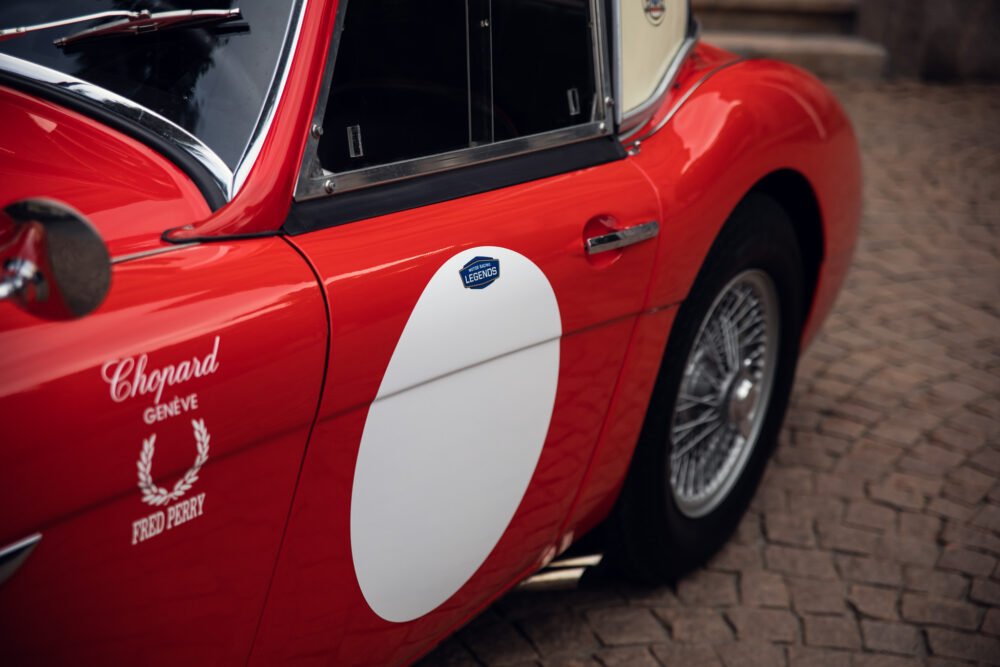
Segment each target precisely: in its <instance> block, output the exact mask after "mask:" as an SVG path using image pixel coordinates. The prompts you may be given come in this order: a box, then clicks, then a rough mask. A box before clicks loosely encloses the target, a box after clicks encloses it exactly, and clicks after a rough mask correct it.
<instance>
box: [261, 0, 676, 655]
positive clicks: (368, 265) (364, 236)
mask: <svg viewBox="0 0 1000 667" xmlns="http://www.w3.org/2000/svg"><path fill="white" fill-rule="evenodd" d="M472 4H477V3H472ZM478 4H479V5H480V9H483V10H485V11H487V12H488V13H486V14H483V15H477V14H476V13H475V11H474V10H475V7H472V8H471V9H470V10H469V11H470V13H469V14H468V15H466V13H465V12H466V9H467V3H465V2H462V1H459V2H442V3H440V4H437V3H435V4H434V5H433V6H427V5H413V4H410V5H408V6H405V7H404V6H403V5H401V4H400V3H393V2H385V1H384V0H351V2H350V4H349V5H348V6H347V9H346V17H345V15H344V12H343V11H341V15H340V17H339V20H340V22H341V27H342V28H343V26H344V25H345V24H346V29H345V32H344V37H343V39H342V41H341V44H340V48H339V52H338V53H337V55H336V58H337V60H336V63H337V64H336V66H335V67H334V69H335V71H334V72H333V75H332V84H331V86H330V91H331V92H330V95H329V102H328V104H327V106H326V109H325V113H324V112H323V111H322V109H321V111H320V113H319V115H318V118H317V123H318V124H322V128H323V139H322V140H321V141H318V142H313V144H312V146H311V148H313V149H315V150H318V151H319V157H320V161H321V163H322V165H321V166H322V167H323V169H324V170H325V171H328V172H331V173H330V174H328V175H326V176H323V175H320V176H318V177H317V178H318V179H319V185H320V186H323V187H324V189H326V190H332V191H333V194H332V196H328V197H319V198H316V199H312V200H311V201H307V202H304V203H300V204H296V206H295V208H294V209H293V213H292V217H291V218H290V220H289V223H288V225H286V229H287V230H288V231H289V232H291V233H292V234H294V236H293V238H292V241H293V242H294V244H295V245H296V246H297V247H298V248H299V249H300V251H301V252H302V254H303V255H304V256H305V257H306V258H307V259H308V260H309V261H310V262H311V263H312V265H313V267H314V268H315V270H316V272H317V274H318V275H319V277H320V279H321V280H322V282H323V284H324V286H325V288H326V293H327V298H328V303H329V309H330V330H331V347H330V358H329V367H328V372H327V378H326V384H325V392H324V399H323V405H322V407H321V410H320V415H319V420H318V422H317V425H316V427H315V430H314V433H313V436H312V438H311V441H310V448H309V452H308V453H307V458H306V461H305V464H304V468H303V473H302V477H301V481H300V485H299V489H298V491H297V496H296V502H295V507H294V509H293V512H292V515H291V519H290V523H289V529H288V534H287V536H286V540H285V544H284V547H283V550H282V556H281V558H280V561H279V566H278V570H277V572H276V576H275V581H274V583H273V585H272V592H271V595H270V597H269V601H268V606H267V609H266V611H265V617H264V620H263V622H262V625H261V632H260V634H259V635H258V641H257V645H256V647H255V653H254V657H255V659H256V660H257V661H258V662H260V663H261V664H265V663H272V662H277V661H280V660H286V659H292V658H296V657H298V658H303V657H306V656H312V657H317V658H321V659H322V658H325V660H326V661H328V662H331V663H333V664H340V665H348V664H373V665H374V664H379V665H383V664H394V663H397V662H400V661H405V659H406V658H407V657H409V656H412V655H413V654H414V653H415V652H417V651H419V649H420V647H421V646H422V644H423V643H425V642H427V641H429V640H432V639H433V638H434V637H436V636H440V634H441V633H442V632H445V631H447V630H449V629H451V628H452V627H453V626H454V625H455V624H456V623H457V622H459V621H461V620H462V619H463V618H465V617H466V616H467V615H468V614H469V613H470V612H471V611H473V610H475V609H477V608H479V607H480V606H481V605H482V603H483V602H484V601H485V600H487V599H488V598H489V597H491V596H493V595H495V594H497V593H498V592H499V591H501V590H503V589H504V587H506V586H508V585H510V583H512V582H513V581H515V580H516V579H517V578H518V577H519V576H523V575H524V574H527V573H529V572H530V571H532V570H533V569H535V568H537V567H539V566H540V565H542V564H544V562H545V561H546V560H547V559H549V558H551V557H552V556H553V555H554V554H555V553H556V551H557V550H558V549H560V548H564V547H565V546H567V545H568V543H569V540H570V539H571V537H572V536H570V535H564V534H562V524H563V520H564V518H565V517H566V515H567V512H568V511H569V508H570V506H571V504H572V503H573V500H574V497H575V493H576V490H577V488H578V485H579V483H580V480H581V477H582V475H583V473H584V471H585V469H586V466H587V464H588V462H589V460H590V455H591V452H592V449H593V447H594V445H595V443H596V441H597V439H598V436H599V433H600V431H601V427H602V424H603V421H604V418H605V415H606V411H607V407H608V403H609V400H610V397H611V396H612V393H613V391H614V387H615V383H616V380H617V378H618V374H619V371H620V368H621V364H622V360H623V356H624V354H625V352H626V349H627V347H628V344H629V340H630V336H631V333H632V330H633V325H634V321H635V317H636V314H637V313H638V312H639V311H640V309H641V306H642V303H643V300H644V297H645V294H646V289H647V285H648V278H649V274H650V270H651V266H652V263H653V260H654V255H655V250H656V247H655V244H656V241H655V238H656V230H657V226H656V220H657V217H658V209H657V203H656V197H655V193H654V191H653V188H652V187H651V186H650V184H649V183H648V182H647V180H646V179H645V178H644V177H643V175H642V174H641V173H640V172H639V171H638V170H637V169H635V168H634V166H633V165H632V164H630V162H629V161H628V160H627V159H625V156H624V154H623V153H621V149H620V146H618V145H617V144H616V143H615V140H614V138H613V137H611V136H609V134H608V132H607V128H606V126H605V125H604V120H603V119H604V116H603V113H604V103H603V95H602V94H601V89H602V86H601V79H600V77H599V76H598V75H599V73H600V71H601V66H600V59H596V62H595V57H594V54H595V52H597V53H599V51H597V49H595V48H594V47H595V43H594V39H595V38H594V35H596V34H599V33H597V32H596V29H597V26H594V25H593V24H594V23H596V24H598V26H599V23H600V22H599V20H596V19H599V17H596V16H595V15H594V14H593V13H592V12H591V5H590V3H589V2H587V1H586V0H578V1H575V2H574V1H565V0H560V1H559V2H554V1H546V0H532V1H531V2H527V1H523V0H511V1H509V2H499V1H496V2H492V3H490V2H483V3H478ZM389 5H391V9H392V10H393V11H388V10H389V9H390V7H389ZM489 28H492V30H490V29H489ZM592 28H594V29H593V30H592ZM484 31H485V32H484ZM484 35H485V36H486V38H485V41H486V45H485V46H484V44H483V42H484ZM490 42H491V43H490ZM484 49H485V52H486V56H489V57H491V58H492V63H493V64H492V69H489V67H487V71H488V72H490V71H491V72H492V76H491V77H488V81H487V82H486V85H484V84H483V81H482V80H477V75H476V72H477V71H481V70H479V69H477V68H480V67H482V65H483V63H484V62H487V61H488V58H486V57H484V56H483V50H484ZM456 63H457V65H456ZM453 66H454V67H453ZM539 67H541V68H542V69H541V70H539V69H538V68H539ZM484 89H487V90H490V91H491V93H490V95H491V96H492V98H491V99H492V102H490V98H482V97H480V94H479V92H478V91H481V90H484ZM463 95H464V97H463ZM431 99H433V100H434V104H433V105H432V106H431V107H422V106H420V105H422V104H424V103H427V101H428V100H431ZM455 100H458V102H455ZM428 104H429V103H428ZM484 108H485V109H487V112H486V113H484V112H483V109H484ZM483 116H485V118H484V117H483ZM317 134H318V133H317ZM408 137H417V139H418V140H417V141H409V140H408ZM503 140H506V143H501V142H502V141H503ZM518 142H520V143H518ZM512 146H513V150H509V149H511V147H512ZM543 146H544V147H547V150H542V151H539V152H531V150H532V149H533V148H540V147H543ZM490 151H494V152H490ZM504 151H507V153H506V154H505V152H504ZM512 153H521V154H520V155H514V154H512ZM441 154H445V155H441ZM308 158H309V156H308V155H307V161H308ZM424 158H426V159H424ZM494 158H499V159H494ZM403 160H409V161H408V162H401V161H403ZM443 163H446V166H451V165H454V164H464V166H462V167H460V168H457V169H452V170H450V171H447V172H445V173H440V174H437V175H430V176H427V177H424V178H417V179H411V180H405V181H402V182H398V183H395V182H391V181H393V180H394V179H395V178H397V177H398V176H399V175H400V174H406V173H407V171H409V172H410V173H419V172H420V171H422V170H427V171H434V170H435V169H437V168H439V167H441V166H442V164H443ZM307 166H308V165H307ZM315 173H317V174H322V172H321V171H319V170H316V172H315ZM324 179H325V180H326V181H327V182H324ZM367 183H374V184H376V185H375V187H373V188H371V187H358V188H356V189H354V191H351V190H352V188H355V186H358V185H361V184H367ZM308 185H309V183H308V182H307V183H306V186H308ZM304 191H305V193H306V195H307V196H309V195H310V194H311V193H313V192H314V191H312V190H309V188H308V187H306V188H304ZM469 193H472V194H469ZM622 230H628V231H624V232H622ZM588 242H590V244H591V245H592V246H594V247H593V248H592V250H591V251H590V252H588V250H587V244H588ZM602 242H604V243H605V244H607V245H604V246H602V245H601V243H602ZM599 251H603V252H599Z"/></svg>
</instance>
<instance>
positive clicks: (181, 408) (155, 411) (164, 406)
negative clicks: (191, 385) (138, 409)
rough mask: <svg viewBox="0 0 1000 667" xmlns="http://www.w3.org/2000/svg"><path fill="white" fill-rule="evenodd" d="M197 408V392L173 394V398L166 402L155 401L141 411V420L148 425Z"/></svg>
mask: <svg viewBox="0 0 1000 667" xmlns="http://www.w3.org/2000/svg"><path fill="white" fill-rule="evenodd" d="M197 409H198V394H191V395H189V396H185V397H184V398H181V397H180V396H174V400H172V401H169V402H167V403H157V404H156V405H151V406H149V407H148V408H146V409H145V410H143V411H142V421H144V422H146V423H147V424H149V425H153V424H155V423H156V422H161V421H164V420H167V419H170V418H171V417H178V416H180V415H182V414H184V413H185V412H191V411H192V410H197Z"/></svg>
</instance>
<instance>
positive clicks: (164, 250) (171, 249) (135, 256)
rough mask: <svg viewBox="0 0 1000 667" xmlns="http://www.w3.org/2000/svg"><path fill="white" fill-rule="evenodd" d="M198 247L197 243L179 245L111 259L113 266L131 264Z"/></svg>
mask: <svg viewBox="0 0 1000 667" xmlns="http://www.w3.org/2000/svg"><path fill="white" fill-rule="evenodd" d="M196 245H201V244H200V243H198V242H197V241H195V242H193V243H178V244H177V245H171V246H167V247H165V248H157V249H156V250H146V251H144V252H134V253H132V254H130V255H119V256H118V257H113V258H112V259H111V263H112V264H123V263H125V262H131V261H132V260H133V259H143V258H144V257H154V256H156V255H164V254H166V253H168V252H174V251H175V250H183V249H184V248H192V247H194V246H196Z"/></svg>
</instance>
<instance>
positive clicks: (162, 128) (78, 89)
mask: <svg viewBox="0 0 1000 667" xmlns="http://www.w3.org/2000/svg"><path fill="white" fill-rule="evenodd" d="M308 2H309V0H294V1H293V2H292V6H291V7H292V11H291V12H289V15H288V27H287V28H286V30H285V39H284V41H283V43H282V48H281V51H280V53H279V56H278V60H277V62H276V63H275V69H274V73H273V74H272V75H271V81H270V84H269V85H268V92H267V95H265V97H264V103H263V105H262V106H261V111H260V115H258V117H257V122H256V123H255V124H254V128H253V131H252V132H251V133H250V138H249V140H248V142H247V145H246V147H245V148H244V151H243V155H242V156H241V157H240V161H239V162H238V163H237V165H236V169H230V168H229V165H227V164H226V163H225V162H224V161H223V160H222V158H220V157H219V156H218V155H217V154H216V153H215V151H213V150H212V149H211V148H209V147H208V146H207V145H206V144H205V143H204V142H203V141H202V140H201V139H199V138H198V137H196V136H194V135H193V134H191V133H190V132H188V131H187V130H185V129H184V128H183V127H181V126H180V125H178V124H177V123H175V122H173V121H172V120H170V119H168V118H166V117H165V116H162V115H160V114H158V113H156V112H155V111H153V110H151V109H148V108H146V107H144V106H142V105H141V104H138V103H137V102H134V101H133V100H130V99H129V98H127V97H123V96H122V95H119V94H117V93H113V92H111V91H110V90H107V89H105V88H102V87H100V86H97V85H94V84H92V83H89V82H87V81H84V80H83V79H78V78H76V77H74V76H72V75H70V74H66V73H65V72H60V71H59V70H55V69H51V68H49V67H44V66H42V65H38V64H36V63H33V62H31V61H29V60H23V59H21V58H16V57H14V56H11V55H8V54H5V53H0V70H2V71H4V72H7V73H9V74H13V75H15V76H17V77H20V78H22V79H27V80H29V81H34V82H37V83H41V84H45V85H48V86H51V87H53V88H57V89H59V90H62V91H65V92H68V93H72V94H74V95H76V96H79V97H81V98H84V99H86V100H87V101H88V102H90V103H92V104H96V105H98V106H100V107H101V108H103V109H106V110H107V111H109V112H111V113H114V114H115V115H117V116H120V117H122V118H124V119H126V120H128V121H130V122H132V123H134V124H136V125H138V126H141V127H143V128H144V129H146V130H148V131H150V132H152V133H153V134H155V135H156V136H158V137H160V138H161V139H164V140H165V141H167V142H169V143H171V144H173V145H175V146H177V147H179V148H180V149H181V150H183V151H184V152H185V153H187V154H188V155H190V156H191V157H192V158H193V159H194V160H195V161H197V162H198V163H199V164H200V165H201V166H202V167H203V168H204V169H205V170H206V171H207V172H208V173H209V174H210V175H211V177H212V180H213V181H214V183H215V184H216V185H217V186H218V188H219V190H220V191H221V192H222V194H223V198H224V199H225V201H226V202H227V203H228V202H230V201H232V200H233V198H235V197H236V195H237V194H238V193H239V192H240V190H241V189H242V188H243V184H244V183H245V182H246V178H247V175H248V174H249V173H250V170H251V169H252V168H253V166H254V164H256V162H257V158H258V157H259V155H260V151H261V148H262V146H263V144H264V140H265V139H266V138H267V135H268V133H269V132H270V130H271V125H272V124H273V122H274V115H275V111H276V109H277V106H278V101H279V100H280V99H281V97H282V95H283V94H284V91H285V84H286V83H287V81H288V75H289V71H290V69H291V64H292V57H293V55H294V54H295V50H296V48H297V46H298V42H299V36H300V35H301V33H302V21H303V18H304V17H305V8H306V4H307V3H308Z"/></svg>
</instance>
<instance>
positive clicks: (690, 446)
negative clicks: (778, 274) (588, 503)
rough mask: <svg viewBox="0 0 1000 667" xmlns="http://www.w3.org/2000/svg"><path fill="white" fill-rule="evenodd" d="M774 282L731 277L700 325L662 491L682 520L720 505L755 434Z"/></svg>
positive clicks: (775, 322) (775, 310) (773, 329)
mask: <svg viewBox="0 0 1000 667" xmlns="http://www.w3.org/2000/svg"><path fill="white" fill-rule="evenodd" d="M778 303H779V301H778V294H777V290H776V288H775V285H774V281H773V280H772V279H771V278H770V276H768V274H766V273H764V272H763V271H760V270H756V269H752V270H748V271H744V272H742V273H740V274H739V275H737V276H736V277H735V278H733V279H732V280H731V281H730V282H729V284H728V285H726V287H725V288H723V289H722V291H721V292H720V293H719V295H718V297H716V299H715V301H714V303H713V304H712V306H711V307H710V308H709V309H708V313H707V315H706V316H705V318H704V320H703V321H702V323H701V327H700V329H699V330H698V334H697V336H696V338H695V342H694V345H693V346H692V347H691V351H690V353H689V355H688V358H687V361H686V362H685V370H684V375H683V377H682V379H681V383H680V389H679V391H678V394H677V399H676V401H675V402H674V411H673V416H672V420H671V424H670V440H671V444H672V449H671V453H670V468H669V470H670V487H671V489H672V491H673V495H674V499H675V501H676V503H677V507H678V509H679V510H680V511H681V512H682V513H683V514H684V515H686V516H688V517H690V518H698V517H702V516H705V515H706V514H709V513H710V512H712V510H714V509H715V508H716V507H718V505H719V504H720V503H721V502H722V501H724V500H725V498H726V497H727V495H728V494H729V492H730V490H731V489H732V488H733V485H734V484H735V483H736V481H737V480H738V479H739V477H740V474H741V473H742V472H743V469H744V467H745V466H746V464H747V461H748V460H749V458H750V454H751V452H752V451H753V448H754V446H755V445H756V444H757V440H758V438H759V436H760V431H761V427H762V425H763V423H764V417H765V415H766V414H767V408H768V404H769V401H770V398H771V390H772V388H773V385H774V377H775V371H776V368H777V360H778V347H779V342H780V341H779V330H780V324H779V322H780V317H779V315H780V313H779V306H778Z"/></svg>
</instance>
